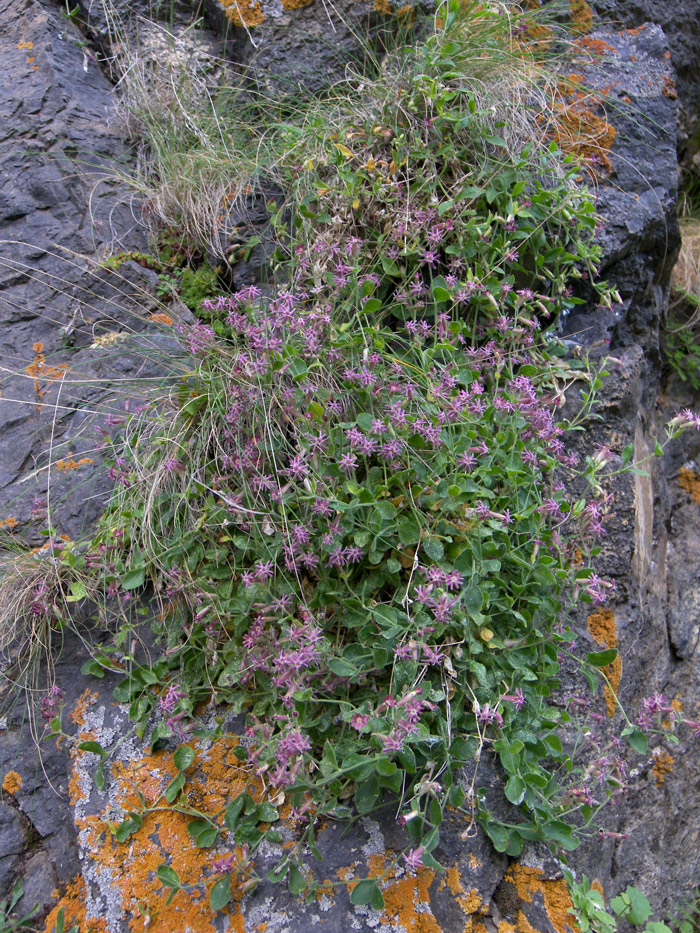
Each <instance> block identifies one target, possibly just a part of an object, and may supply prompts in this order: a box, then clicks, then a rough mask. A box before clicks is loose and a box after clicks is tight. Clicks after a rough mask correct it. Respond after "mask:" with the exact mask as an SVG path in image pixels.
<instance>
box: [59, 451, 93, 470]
mask: <svg viewBox="0 0 700 933" xmlns="http://www.w3.org/2000/svg"><path fill="white" fill-rule="evenodd" d="M94 462H95V461H94V460H93V459H92V457H81V458H80V459H79V460H76V459H75V457H74V456H73V454H72V453H69V454H68V456H67V457H65V458H64V459H62V460H57V461H56V464H55V466H56V469H57V470H59V472H65V471H67V470H77V469H78V468H79V467H81V466H86V465H87V464H89V463H94Z"/></svg>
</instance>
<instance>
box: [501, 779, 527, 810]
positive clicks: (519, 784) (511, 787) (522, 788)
mask: <svg viewBox="0 0 700 933" xmlns="http://www.w3.org/2000/svg"><path fill="white" fill-rule="evenodd" d="M526 791H527V784H526V783H525V781H523V779H522V778H521V777H519V776H518V775H517V774H514V775H513V776H512V777H511V778H509V780H508V783H507V784H506V790H505V794H506V797H507V798H508V800H510V802H511V803H514V804H515V805H516V806H517V805H518V804H520V803H522V802H523V800H524V798H525V793H526Z"/></svg>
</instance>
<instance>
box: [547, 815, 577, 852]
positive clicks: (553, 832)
mask: <svg viewBox="0 0 700 933" xmlns="http://www.w3.org/2000/svg"><path fill="white" fill-rule="evenodd" d="M542 832H543V833H544V835H545V836H546V837H547V839H551V840H552V841H553V842H556V843H558V844H559V845H560V846H562V847H563V848H564V849H566V851H567V852H573V851H574V849H577V848H578V847H579V842H580V840H579V839H574V838H573V836H572V835H571V827H570V826H568V825H567V824H566V823H563V822H562V821H561V820H552V821H551V822H550V823H546V824H545V825H544V827H543V829H542Z"/></svg>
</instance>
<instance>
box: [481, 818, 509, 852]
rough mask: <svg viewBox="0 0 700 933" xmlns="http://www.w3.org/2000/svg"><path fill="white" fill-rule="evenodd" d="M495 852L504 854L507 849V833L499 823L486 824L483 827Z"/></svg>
mask: <svg viewBox="0 0 700 933" xmlns="http://www.w3.org/2000/svg"><path fill="white" fill-rule="evenodd" d="M484 829H485V830H486V833H487V834H488V836H489V838H490V839H491V842H492V843H493V847H494V849H495V850H496V852H505V851H506V849H507V848H508V841H509V833H508V830H507V829H506V828H505V826H501V824H500V823H487V824H486V825H485V826H484Z"/></svg>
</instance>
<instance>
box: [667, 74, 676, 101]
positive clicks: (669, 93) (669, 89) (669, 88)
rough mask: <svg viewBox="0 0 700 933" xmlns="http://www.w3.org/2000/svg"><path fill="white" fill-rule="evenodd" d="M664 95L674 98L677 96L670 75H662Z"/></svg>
mask: <svg viewBox="0 0 700 933" xmlns="http://www.w3.org/2000/svg"><path fill="white" fill-rule="evenodd" d="M664 97H668V98H669V99H670V100H675V99H676V98H677V97H678V91H677V90H676V82H675V81H674V79H673V78H672V77H671V76H670V75H664Z"/></svg>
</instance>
